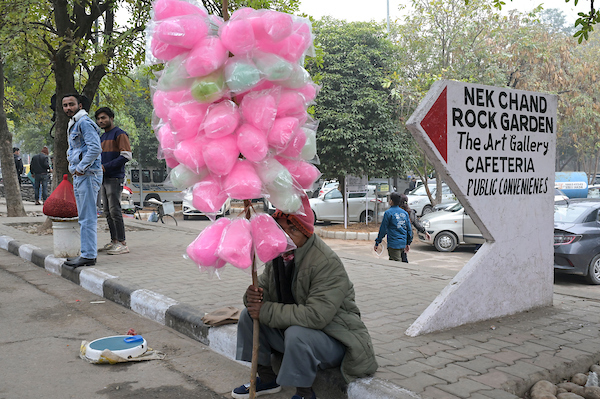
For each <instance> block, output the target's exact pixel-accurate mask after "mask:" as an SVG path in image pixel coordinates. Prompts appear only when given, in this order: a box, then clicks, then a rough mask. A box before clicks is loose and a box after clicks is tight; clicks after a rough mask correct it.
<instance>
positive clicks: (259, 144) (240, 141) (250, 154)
mask: <svg viewBox="0 0 600 399" xmlns="http://www.w3.org/2000/svg"><path fill="white" fill-rule="evenodd" d="M236 134H237V145H238V148H239V150H240V152H241V153H242V155H243V156H244V157H245V158H246V159H248V160H249V161H252V162H260V161H262V160H263V159H265V157H266V156H267V153H268V151H269V143H268V142H267V136H266V135H265V134H264V133H263V132H261V131H260V130H258V129H257V128H255V127H254V126H252V125H249V124H243V125H242V126H240V127H239V128H238V130H237V132H236ZM253 198H254V197H253Z"/></svg>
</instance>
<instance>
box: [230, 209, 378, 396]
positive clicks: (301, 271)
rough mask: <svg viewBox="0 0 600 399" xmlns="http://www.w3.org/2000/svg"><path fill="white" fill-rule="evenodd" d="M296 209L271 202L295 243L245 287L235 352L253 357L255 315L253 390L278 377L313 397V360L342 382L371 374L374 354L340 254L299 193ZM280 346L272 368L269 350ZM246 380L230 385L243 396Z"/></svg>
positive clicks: (272, 385)
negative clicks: (256, 338)
mask: <svg viewBox="0 0 600 399" xmlns="http://www.w3.org/2000/svg"><path fill="white" fill-rule="evenodd" d="M302 212H303V213H305V216H303V215H289V214H285V213H283V212H282V211H280V210H277V211H276V212H275V213H274V214H273V217H274V218H275V220H277V223H279V225H280V226H281V228H282V229H283V230H284V231H285V232H286V233H287V234H288V235H289V236H290V238H291V239H292V240H293V241H294V243H295V244H296V246H297V247H298V248H297V249H295V250H293V251H289V252H287V253H285V254H283V255H282V256H279V257H278V258H275V259H274V260H273V261H271V262H268V263H267V264H266V266H265V270H264V272H263V274H262V275H260V276H259V278H258V287H255V286H253V285H251V286H250V287H248V289H247V290H246V295H245V297H244V303H245V304H246V309H244V311H243V312H242V314H241V317H240V321H239V324H238V338H237V355H236V358H237V359H238V360H244V361H251V360H252V324H253V319H257V320H259V321H260V350H259V355H258V378H257V385H256V391H257V396H258V395H264V394H267V393H276V392H279V391H280V390H281V387H280V385H285V386H293V387H296V394H295V395H294V396H293V397H292V399H316V395H315V393H314V391H313V389H312V385H313V381H314V380H315V377H316V375H317V370H318V369H319V368H321V369H325V368H330V367H338V366H340V369H341V372H342V375H343V376H344V379H345V380H346V381H347V382H350V381H351V380H353V379H354V378H357V377H364V376H367V375H370V374H373V373H374V372H375V371H376V370H377V362H376V360H375V354H374V352H373V345H372V343H371V337H370V336H369V332H368V331H367V328H366V326H365V325H364V324H363V322H362V320H361V319H360V312H359V310H358V307H357V306H356V303H355V302H354V286H353V284H352V282H351V281H350V279H349V278H348V275H347V273H346V270H345V269H344V265H343V264H342V261H341V260H340V259H339V258H338V256H337V255H336V254H335V253H334V252H333V250H331V248H329V247H328V246H327V244H325V243H324V242H323V241H322V240H321V239H320V238H319V237H317V236H316V235H315V234H313V231H314V216H313V212H312V210H311V209H310V205H309V203H308V198H306V197H304V198H303V209H302ZM273 351H277V352H280V353H283V361H282V363H281V368H280V370H279V374H278V375H277V374H275V372H274V371H273V369H272V367H271V353H272V352H273ZM249 387H250V384H246V385H242V386H240V387H238V388H236V389H234V390H233V392H232V393H231V394H232V396H233V397H234V398H238V399H239V398H248V397H249Z"/></svg>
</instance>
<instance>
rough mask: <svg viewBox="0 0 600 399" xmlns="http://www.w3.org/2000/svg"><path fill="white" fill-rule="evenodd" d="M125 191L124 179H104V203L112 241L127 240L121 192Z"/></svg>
mask: <svg viewBox="0 0 600 399" xmlns="http://www.w3.org/2000/svg"><path fill="white" fill-rule="evenodd" d="M122 192H123V179H120V178H118V177H105V178H104V180H103V181H102V204H103V205H104V214H105V215H106V223H108V228H109V230H110V239H111V241H120V242H123V241H125V224H124V223H123V213H122V210H121V193H122Z"/></svg>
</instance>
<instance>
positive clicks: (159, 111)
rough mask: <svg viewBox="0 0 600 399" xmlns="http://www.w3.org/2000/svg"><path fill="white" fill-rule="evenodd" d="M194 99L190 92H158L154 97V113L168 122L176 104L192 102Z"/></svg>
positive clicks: (185, 90)
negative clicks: (171, 110)
mask: <svg viewBox="0 0 600 399" xmlns="http://www.w3.org/2000/svg"><path fill="white" fill-rule="evenodd" d="M193 99H194V98H193V97H192V94H191V93H190V91H189V90H187V89H184V90H177V91H163V90H156V91H155V92H154V95H153V96H152V104H153V105H154V112H155V113H156V116H158V117H159V118H160V119H164V120H167V119H168V117H169V109H171V107H173V106H174V105H175V104H178V103H183V102H188V101H192V100H193Z"/></svg>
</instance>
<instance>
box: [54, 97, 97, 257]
mask: <svg viewBox="0 0 600 399" xmlns="http://www.w3.org/2000/svg"><path fill="white" fill-rule="evenodd" d="M62 107H63V112H64V113H65V115H67V116H68V117H69V118H71V120H70V121H69V127H68V128H67V135H68V140H69V149H68V150H67V160H68V161H69V172H70V173H71V174H72V175H73V190H74V191H75V200H76V201H77V212H78V213H79V227H80V234H81V256H79V257H77V258H74V259H71V260H67V261H66V262H65V265H67V266H72V267H79V266H92V265H95V264H96V256H97V254H98V252H97V246H98V232H97V228H98V215H97V213H96V199H97V198H98V191H99V190H100V185H101V184H102V164H101V163H100V154H101V153H102V147H101V146H100V133H101V131H100V128H99V127H98V126H97V125H96V124H95V123H94V121H92V120H91V119H90V117H89V116H88V113H87V111H86V110H85V109H83V106H82V104H81V98H80V97H79V95H78V94H66V95H65V96H63V98H62Z"/></svg>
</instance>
